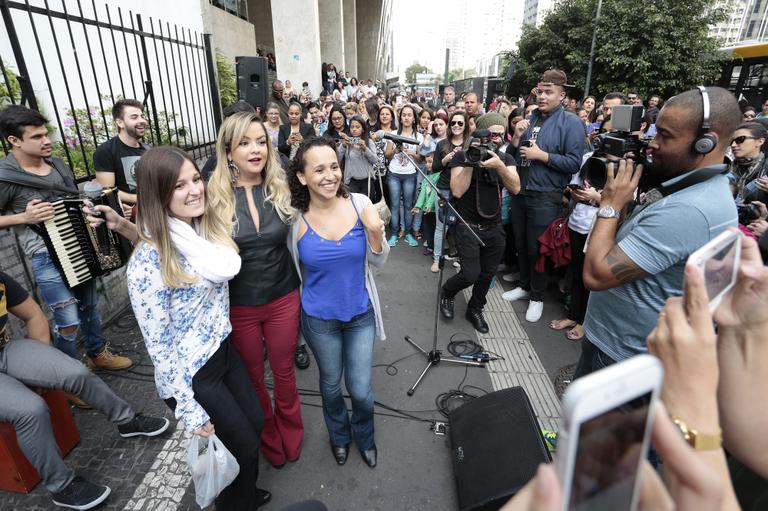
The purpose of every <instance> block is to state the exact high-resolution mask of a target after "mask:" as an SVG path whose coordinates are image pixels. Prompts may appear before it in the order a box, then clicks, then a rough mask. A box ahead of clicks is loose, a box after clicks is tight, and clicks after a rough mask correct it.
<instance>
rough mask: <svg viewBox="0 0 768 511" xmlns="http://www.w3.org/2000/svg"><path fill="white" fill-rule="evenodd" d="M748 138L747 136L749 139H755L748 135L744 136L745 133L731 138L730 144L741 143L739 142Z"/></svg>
mask: <svg viewBox="0 0 768 511" xmlns="http://www.w3.org/2000/svg"><path fill="white" fill-rule="evenodd" d="M748 138H749V139H752V140H757V139H756V138H755V137H748V136H746V135H742V136H740V137H736V138H734V139H733V140H731V144H737V145H741V144H743V143H744V141H745V140H746V139H748Z"/></svg>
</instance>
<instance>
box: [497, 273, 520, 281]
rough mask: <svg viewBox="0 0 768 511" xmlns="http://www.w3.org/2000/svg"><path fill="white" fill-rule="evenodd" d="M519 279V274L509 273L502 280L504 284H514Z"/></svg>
mask: <svg viewBox="0 0 768 511" xmlns="http://www.w3.org/2000/svg"><path fill="white" fill-rule="evenodd" d="M519 278H520V274H519V273H507V274H506V275H503V276H502V277H501V280H503V281H504V282H514V281H516V280H517V279H519Z"/></svg>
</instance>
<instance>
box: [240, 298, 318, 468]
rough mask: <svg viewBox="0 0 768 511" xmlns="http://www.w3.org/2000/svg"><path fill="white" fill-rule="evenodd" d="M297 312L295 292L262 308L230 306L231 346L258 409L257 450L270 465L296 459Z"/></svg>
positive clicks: (299, 425)
mask: <svg viewBox="0 0 768 511" xmlns="http://www.w3.org/2000/svg"><path fill="white" fill-rule="evenodd" d="M300 309H301V300H300V298H299V290H298V289H296V290H294V291H291V292H290V293H288V294H287V295H285V296H281V297H280V298H277V299H275V300H273V301H271V302H269V303H265V304H263V305H250V306H248V305H234V306H232V307H231V310H230V319H231V321H232V334H231V340H232V343H233V345H234V346H235V348H236V349H237V351H238V353H240V357H241V358H242V359H243V363H244V364H245V368H246V369H247V370H248V375H249V376H250V378H251V382H253V386H254V387H255V388H256V393H257V394H258V396H259V402H260V403H261V408H262V410H263V411H264V430H263V431H262V433H261V452H262V453H263V454H264V456H266V458H267V459H268V460H269V462H270V463H272V464H273V465H282V464H283V463H285V461H286V460H296V459H297V458H298V457H299V454H301V441H302V439H303V437H304V425H303V424H302V421H301V407H300V403H299V393H298V391H297V390H296V373H295V372H294V368H293V356H294V353H295V351H296V343H297V341H298V337H299V313H300ZM262 343H263V344H262ZM265 344H266V347H267V356H268V357H269V366H270V367H271V368H272V374H273V376H274V388H273V394H274V405H273V403H272V398H271V397H270V395H269V392H268V391H267V388H266V385H265V384H264V348H263V346H264V345H265Z"/></svg>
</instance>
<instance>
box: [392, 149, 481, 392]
mask: <svg viewBox="0 0 768 511" xmlns="http://www.w3.org/2000/svg"><path fill="white" fill-rule="evenodd" d="M395 145H396V146H400V145H401V144H395ZM402 154H404V155H405V157H406V158H408V160H409V161H410V162H411V164H412V165H413V166H414V168H415V169H416V171H417V172H418V173H419V174H421V177H422V181H421V183H422V186H423V185H424V183H426V184H427V185H428V186H429V187H431V188H432V191H434V192H435V194H436V196H437V203H438V206H439V210H440V211H439V212H438V211H435V214H436V215H437V214H441V213H442V215H443V229H442V232H441V233H440V236H441V237H442V240H443V246H445V233H446V232H447V231H448V226H447V225H446V224H447V220H448V218H447V216H448V215H447V213H448V209H450V210H451V211H452V212H453V214H454V215H456V218H458V219H459V220H461V222H462V223H463V224H464V225H465V226H466V227H467V229H469V232H471V233H472V235H473V236H474V237H475V238H476V239H477V241H478V242H479V243H480V245H482V246H485V243H483V240H481V239H480V236H478V235H477V233H476V232H475V231H474V230H473V229H472V227H470V225H469V224H468V223H467V221H466V220H464V218H462V216H461V215H460V214H459V212H458V211H456V208H454V207H453V204H451V203H450V201H449V200H447V199H445V198H444V197H443V196H442V195H441V194H440V189H439V188H438V187H437V186H436V185H435V184H434V183H433V182H432V181H430V180H429V179H428V178H427V174H426V173H425V172H424V171H423V170H421V168H420V167H419V165H418V164H417V163H416V161H415V160H414V159H413V158H412V157H411V155H409V154H408V153H406V152H402ZM444 253H445V250H443V254H440V260H439V263H438V266H439V267H440V272H439V273H438V277H437V296H436V303H435V323H434V326H433V329H432V349H431V350H430V351H427V350H425V349H424V348H422V347H421V346H419V345H418V344H417V343H416V341H414V340H413V338H411V336H410V335H406V336H405V341H406V342H407V343H409V344H410V345H411V346H413V347H414V348H416V349H417V350H419V351H420V352H421V353H422V354H423V355H424V357H425V358H426V359H427V365H426V366H425V367H424V370H423V371H422V372H421V374H420V375H419V377H418V378H417V379H416V381H415V382H414V384H413V385H411V388H409V389H408V392H407V394H408V395H409V396H412V395H413V393H414V392H416V387H418V386H419V384H420V383H421V381H422V380H423V379H424V376H426V375H427V373H428V372H429V370H430V369H432V368H433V367H434V366H436V365H438V364H439V363H440V362H445V363H448V364H458V365H465V366H472V367H485V363H483V362H476V361H474V360H464V359H463V358H459V357H444V356H443V355H442V351H440V350H439V349H437V334H438V325H439V320H440V295H441V294H442V290H443V268H444V266H445V255H444Z"/></svg>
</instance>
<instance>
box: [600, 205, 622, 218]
mask: <svg viewBox="0 0 768 511" xmlns="http://www.w3.org/2000/svg"><path fill="white" fill-rule="evenodd" d="M597 216H599V217H600V218H619V217H620V216H621V213H619V212H618V211H616V210H615V209H613V207H611V206H603V207H602V208H600V209H598V210H597Z"/></svg>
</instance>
